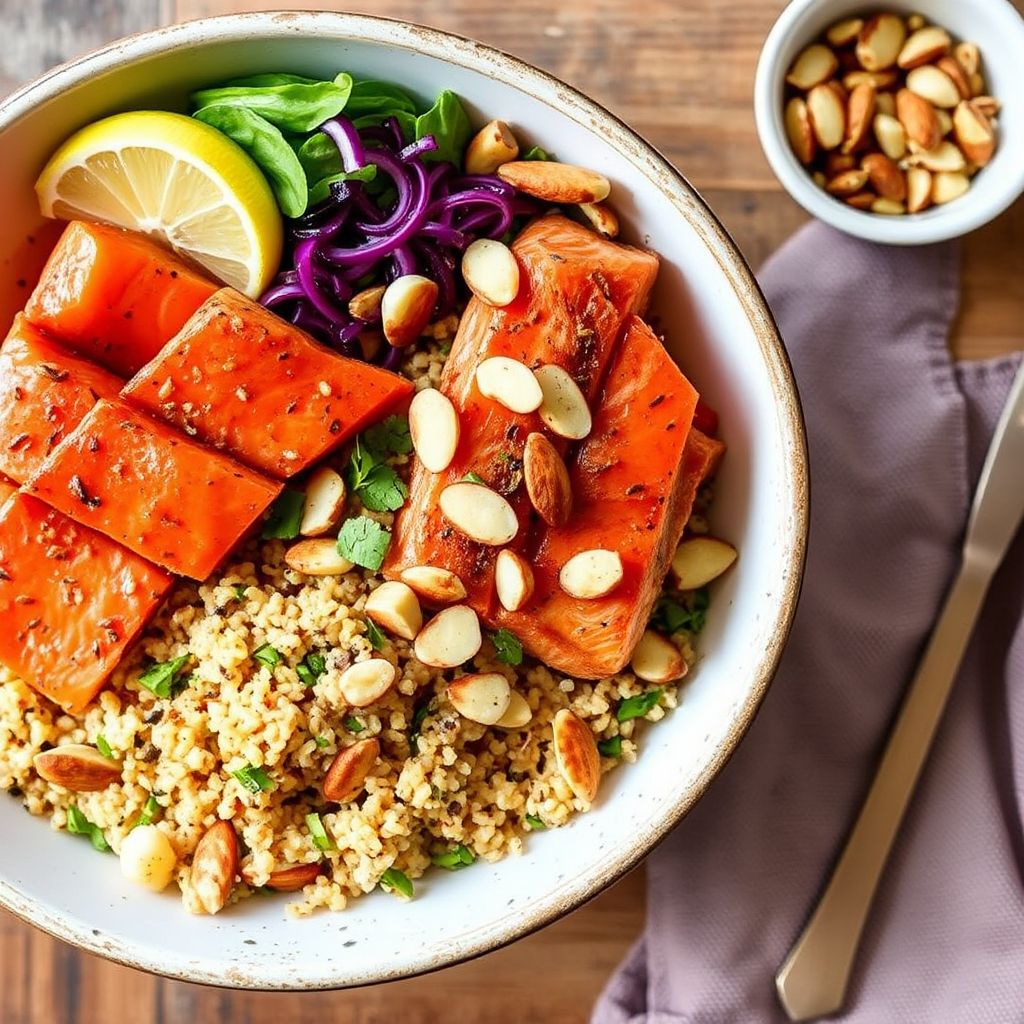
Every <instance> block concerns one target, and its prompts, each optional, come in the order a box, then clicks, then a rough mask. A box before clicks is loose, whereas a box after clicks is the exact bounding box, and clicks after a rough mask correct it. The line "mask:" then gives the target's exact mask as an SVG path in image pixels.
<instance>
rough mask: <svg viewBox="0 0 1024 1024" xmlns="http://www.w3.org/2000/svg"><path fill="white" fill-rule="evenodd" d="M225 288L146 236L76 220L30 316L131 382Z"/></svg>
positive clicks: (38, 290)
mask: <svg viewBox="0 0 1024 1024" xmlns="http://www.w3.org/2000/svg"><path fill="white" fill-rule="evenodd" d="M219 287H220V285H219V284H216V283H215V282H213V281H211V280H210V279H209V278H208V277H206V276H205V275H203V274H201V273H199V272H198V271H197V270H195V269H194V268H193V267H192V266H191V265H189V264H188V263H186V262H185V261H184V260H182V259H180V258H179V257H178V256H176V255H175V254H174V253H172V252H171V251H170V249H168V248H167V247H166V246H163V245H161V244H159V243H158V242H156V241H154V240H152V239H150V238H148V237H147V236H146V235H143V234H139V233H137V232H132V231H126V230H124V229H122V228H116V227H110V226H108V225H106V224H93V223H90V222H87V221H72V222H71V223H70V224H68V226H67V228H66V229H65V230H64V233H63V234H62V235H61V237H60V239H59V241H58V243H57V245H56V246H55V248H54V250H53V252H52V253H51V254H50V258H49V260H48V261H47V262H46V265H45V266H44V268H43V272H42V275H41V276H40V278H39V283H38V284H37V285H36V287H35V290H34V291H33V292H32V294H31V296H30V297H29V300H28V302H27V303H26V305H25V315H26V316H27V317H28V319H29V320H30V321H31V322H32V323H34V324H35V325H36V326H37V327H41V328H42V329H43V330H45V331H48V332H49V333H50V334H52V335H53V336H54V337H55V338H58V339H59V340H60V341H61V343H62V344H64V345H66V346H67V347H68V348H70V349H73V350H74V351H76V352H78V353H80V354H81V355H83V356H86V357H87V358H89V359H92V360H94V361H95V362H96V363H98V364H99V365H100V366H103V367H105V368H106V369H108V370H110V371H111V372H112V373H116V374H118V375H119V376H121V377H124V378H126V379H127V378H128V377H131V376H132V374H133V373H135V372H136V371H137V370H138V369H139V368H140V367H142V366H143V365H145V363H147V362H148V361H149V360H150V359H152V358H153V356H155V355H156V354H157V352H159V351H160V349H161V348H162V347H163V345H164V343H165V342H166V341H168V340H169V339H170V338H172V337H173V336H174V335H175V334H177V332H178V331H179V330H180V329H181V327H182V325H183V324H184V323H185V321H186V320H187V319H188V318H189V317H190V316H191V315H192V314H193V313H194V312H195V311H196V309H198V308H199V306H200V304H201V303H202V302H204V301H205V300H206V299H207V298H209V296H210V295H212V294H213V293H214V292H215V291H216V290H217V288H219Z"/></svg>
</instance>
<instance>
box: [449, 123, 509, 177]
mask: <svg viewBox="0 0 1024 1024" xmlns="http://www.w3.org/2000/svg"><path fill="white" fill-rule="evenodd" d="M517 156H519V142H518V141H517V140H516V137H515V135H514V134H513V132H512V129H511V128H509V126H508V125H507V124H505V122H504V121H488V122H487V124H485V125H484V126H483V128H481V129H480V131H478V132H477V133H476V135H474V136H473V138H471V139H470V140H469V144H468V145H467V146H466V152H465V154H464V155H463V158H462V165H463V167H464V169H465V171H466V173H467V174H493V173H494V172H495V171H496V170H497V169H498V168H499V167H500V166H501V165H502V164H507V163H508V162H509V161H510V160H515V158H516V157H517Z"/></svg>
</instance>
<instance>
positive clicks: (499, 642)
mask: <svg viewBox="0 0 1024 1024" xmlns="http://www.w3.org/2000/svg"><path fill="white" fill-rule="evenodd" d="M493 639H494V648H495V650H496V651H497V658H498V661H500V662H502V664H505V665H521V664H522V661H523V645H522V643H520V641H519V637H517V636H516V635H515V633H513V632H512V630H510V629H505V628H502V629H499V630H498V631H497V632H496V633H495V634H494V637H493Z"/></svg>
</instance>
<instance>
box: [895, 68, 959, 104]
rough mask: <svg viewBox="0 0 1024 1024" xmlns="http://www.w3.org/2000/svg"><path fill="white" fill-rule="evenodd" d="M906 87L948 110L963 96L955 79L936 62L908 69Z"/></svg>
mask: <svg viewBox="0 0 1024 1024" xmlns="http://www.w3.org/2000/svg"><path fill="white" fill-rule="evenodd" d="M906 87H907V88H908V89H909V90H910V91H911V92H914V93H917V95H918V96H921V97H923V98H924V99H926V100H927V101H928V102H929V103H930V104H931V105H932V106H933V107H944V108H946V109H947V110H952V109H953V107H955V106H956V105H957V104H958V103H959V102H960V100H961V98H962V97H961V96H960V90H959V89H958V88H957V87H956V84H955V83H954V81H953V79H952V78H950V77H949V75H947V74H946V72H945V71H943V70H942V69H941V68H939V67H937V66H936V65H935V64H922V65H921V67H918V68H912V69H911V70H910V71H908V72H907V82H906Z"/></svg>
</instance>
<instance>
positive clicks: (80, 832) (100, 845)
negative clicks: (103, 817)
mask: <svg viewBox="0 0 1024 1024" xmlns="http://www.w3.org/2000/svg"><path fill="white" fill-rule="evenodd" d="M67 828H68V831H69V832H71V833H73V834H74V835H76V836H88V837H89V842H90V843H92V845H93V849H95V850H99V852H100V853H106V852H107V851H108V850H109V849H110V844H109V843H108V842H107V840H106V838H105V837H104V835H103V829H101V828H100V827H99V825H94V824H93V823H92V822H91V821H90V820H89V819H88V818H87V817H86V816H85V815H84V814H83V813H82V812H81V811H80V810H79V809H78V808H77V807H76V806H75V805H74V804H71V806H70V807H68V825H67Z"/></svg>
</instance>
